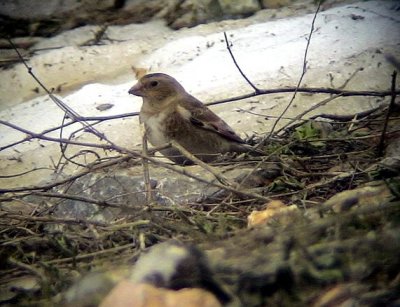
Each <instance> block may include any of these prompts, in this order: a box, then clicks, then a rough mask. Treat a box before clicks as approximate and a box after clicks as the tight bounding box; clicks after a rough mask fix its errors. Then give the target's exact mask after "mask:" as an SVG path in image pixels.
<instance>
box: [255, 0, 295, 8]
mask: <svg viewBox="0 0 400 307" xmlns="http://www.w3.org/2000/svg"><path fill="white" fill-rule="evenodd" d="M291 2H292V1H291V0H262V1H261V6H262V7H263V8H264V9H276V8H279V7H283V6H287V5H289V4H290V3H291Z"/></svg>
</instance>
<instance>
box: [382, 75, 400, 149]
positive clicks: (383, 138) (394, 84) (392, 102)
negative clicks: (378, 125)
mask: <svg viewBox="0 0 400 307" xmlns="http://www.w3.org/2000/svg"><path fill="white" fill-rule="evenodd" d="M396 78H397V72H396V71H393V74H392V97H391V99H390V103H389V107H388V109H387V112H386V117H385V121H384V123H383V129H382V135H381V138H380V141H379V145H378V155H379V156H382V154H383V149H384V145H385V144H384V143H385V135H386V130H387V126H388V123H389V117H390V113H391V112H392V110H393V107H394V101H395V99H396Z"/></svg>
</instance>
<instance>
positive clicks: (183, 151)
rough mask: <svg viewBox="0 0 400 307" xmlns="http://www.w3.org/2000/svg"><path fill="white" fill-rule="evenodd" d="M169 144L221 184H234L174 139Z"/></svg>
mask: <svg viewBox="0 0 400 307" xmlns="http://www.w3.org/2000/svg"><path fill="white" fill-rule="evenodd" d="M171 145H172V147H174V148H176V149H177V150H179V152H180V153H181V154H182V155H184V156H185V157H186V158H188V159H190V160H192V161H193V162H195V163H196V164H197V165H199V166H200V167H202V168H204V169H205V170H207V171H209V172H210V173H211V174H213V175H214V177H215V178H216V179H217V180H218V181H219V182H221V183H222V184H225V185H228V186H234V185H233V184H232V183H230V182H229V180H228V179H227V178H225V177H224V176H223V175H222V174H221V173H220V172H218V171H217V170H216V169H215V168H214V167H212V166H211V165H208V164H207V163H205V162H203V161H201V160H200V159H198V158H197V157H195V156H194V155H192V154H191V153H190V152H189V151H187V150H186V149H185V148H183V147H182V146H181V145H180V144H179V143H178V142H176V141H175V140H172V141H171Z"/></svg>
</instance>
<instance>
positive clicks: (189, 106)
mask: <svg viewBox="0 0 400 307" xmlns="http://www.w3.org/2000/svg"><path fill="white" fill-rule="evenodd" d="M129 94H131V95H135V96H139V97H142V99H143V104H142V107H141V110H140V113H139V121H140V123H142V124H144V129H145V135H146V137H147V140H148V141H149V142H150V143H151V144H152V145H153V146H155V147H159V146H163V145H166V144H169V143H171V142H172V141H175V142H176V143H178V144H179V145H180V146H182V147H183V148H184V149H186V150H187V151H188V152H190V153H191V154H192V155H194V156H195V157H196V158H198V159H200V160H201V161H203V162H206V163H209V162H213V161H215V160H216V159H217V158H218V157H219V156H220V154H223V153H227V152H239V153H243V152H253V151H254V152H256V155H258V154H259V152H258V153H257V151H255V150H254V149H253V147H251V146H250V145H248V144H246V143H245V141H244V140H243V139H242V138H240V137H239V136H238V135H237V134H236V133H235V132H234V130H233V129H232V128H231V127H230V126H229V125H228V124H227V123H226V122H225V121H224V120H222V119H221V118H220V117H219V116H218V115H216V114H215V113H214V112H213V111H211V110H210V109H209V108H208V107H207V106H206V105H204V104H203V103H202V102H201V101H200V100H198V99H197V98H195V97H193V96H192V95H190V94H189V93H188V92H186V90H185V89H184V88H183V86H182V85H181V84H180V83H179V82H178V81H177V80H175V79H174V78H173V77H171V76H169V75H167V74H164V73H151V74H146V75H144V76H142V77H141V78H140V79H139V80H138V82H137V83H136V84H135V85H134V86H133V87H131V88H130V89H129ZM160 152H161V153H162V154H163V155H164V156H165V157H167V158H168V159H169V160H171V161H173V162H175V163H176V164H179V165H190V164H193V161H192V160H190V159H188V158H187V157H185V156H184V155H182V153H181V152H180V151H179V150H178V149H177V148H174V147H168V148H166V149H162V150H160Z"/></svg>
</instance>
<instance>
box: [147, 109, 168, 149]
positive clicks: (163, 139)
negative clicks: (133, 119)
mask: <svg viewBox="0 0 400 307" xmlns="http://www.w3.org/2000/svg"><path fill="white" fill-rule="evenodd" d="M167 116H168V114H165V113H163V112H159V113H156V114H149V113H146V112H140V121H141V122H142V123H144V127H145V129H146V135H147V139H148V140H149V141H150V143H151V144H152V145H153V146H162V145H165V144H167V143H169V142H170V141H171V140H170V139H169V138H168V137H167V134H166V133H165V128H166V127H165V123H166V118H167Z"/></svg>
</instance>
